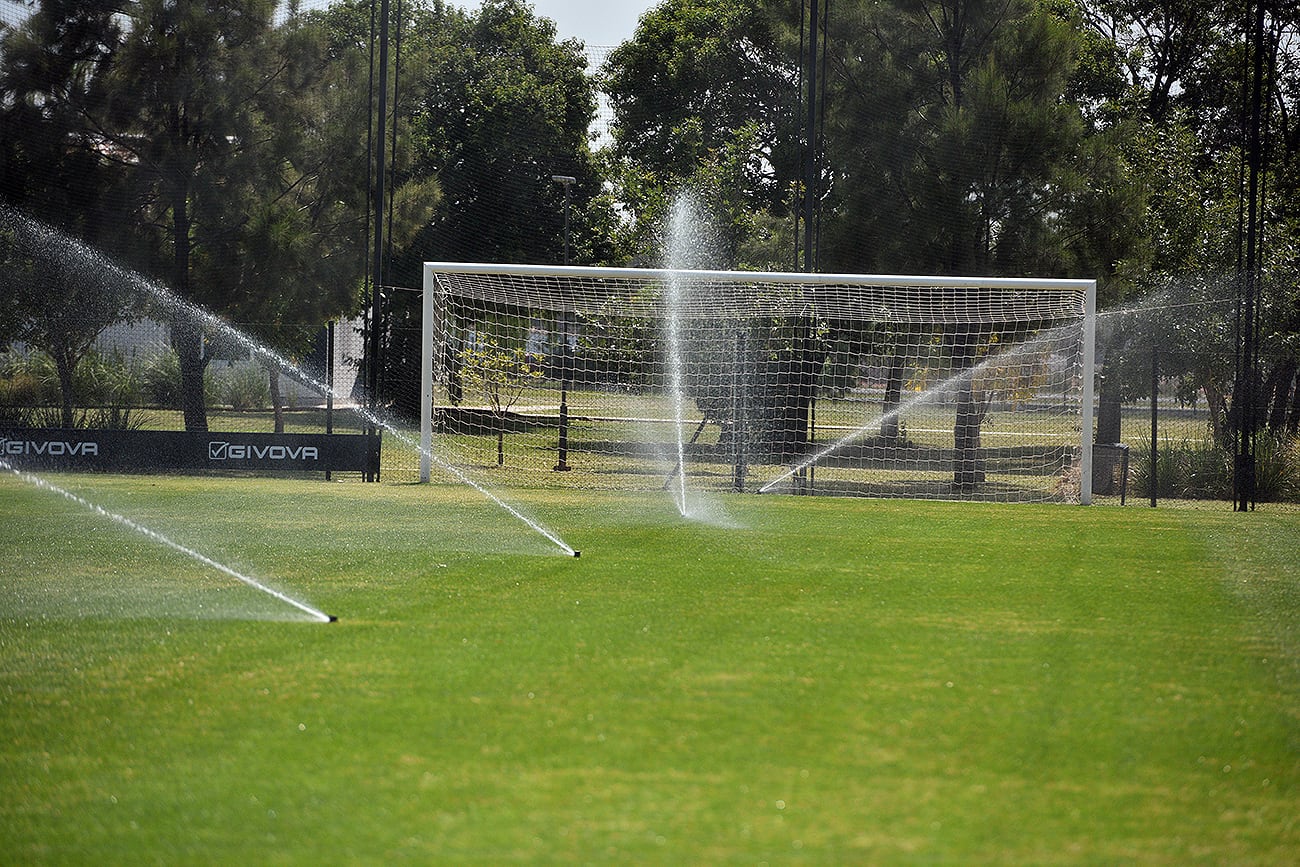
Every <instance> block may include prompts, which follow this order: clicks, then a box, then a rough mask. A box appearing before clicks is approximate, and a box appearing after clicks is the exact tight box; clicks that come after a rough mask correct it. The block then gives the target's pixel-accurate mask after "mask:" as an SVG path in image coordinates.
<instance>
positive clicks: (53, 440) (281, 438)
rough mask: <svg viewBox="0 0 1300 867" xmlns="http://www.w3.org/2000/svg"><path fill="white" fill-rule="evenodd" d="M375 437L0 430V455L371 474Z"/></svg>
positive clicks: (77, 465) (133, 467) (35, 465)
mask: <svg viewBox="0 0 1300 867" xmlns="http://www.w3.org/2000/svg"><path fill="white" fill-rule="evenodd" d="M379 444H380V438H379V435H378V434H377V433H375V434H245V433H220V434H212V433H189V432H186V431H139V430H134V431H124V430H93V431H85V430H56V429H39V428H24V429H11V430H0V458H3V459H4V460H5V461H7V462H8V463H10V464H12V465H14V466H17V467H26V468H31V469H67V470H119V471H126V472H149V471H155V470H200V471H201V470H238V471H240V472H250V471H251V472H285V471H287V472H304V471H306V472H360V473H362V474H363V475H365V477H366V478H367V479H370V478H374V477H377V476H378V473H379V452H380V449H379Z"/></svg>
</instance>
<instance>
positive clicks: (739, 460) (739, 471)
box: [731, 329, 746, 493]
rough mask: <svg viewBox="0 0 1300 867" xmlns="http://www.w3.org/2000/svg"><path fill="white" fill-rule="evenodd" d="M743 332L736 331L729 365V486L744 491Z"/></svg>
mask: <svg viewBox="0 0 1300 867" xmlns="http://www.w3.org/2000/svg"><path fill="white" fill-rule="evenodd" d="M745 353H746V346H745V332H744V331H743V330H741V329H736V357H735V358H734V359H733V361H732V365H731V454H732V459H733V461H732V472H731V486H732V487H733V488H734V489H735V490H736V493H743V492H744V490H745V469H746V468H745Z"/></svg>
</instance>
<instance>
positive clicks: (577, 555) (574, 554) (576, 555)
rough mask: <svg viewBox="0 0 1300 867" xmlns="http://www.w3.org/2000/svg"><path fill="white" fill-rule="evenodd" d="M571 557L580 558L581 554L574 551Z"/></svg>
mask: <svg viewBox="0 0 1300 867" xmlns="http://www.w3.org/2000/svg"><path fill="white" fill-rule="evenodd" d="M573 556H574V557H581V556H582V552H581V551H574V552H573Z"/></svg>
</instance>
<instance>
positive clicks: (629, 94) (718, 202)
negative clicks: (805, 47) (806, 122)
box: [602, 0, 799, 268]
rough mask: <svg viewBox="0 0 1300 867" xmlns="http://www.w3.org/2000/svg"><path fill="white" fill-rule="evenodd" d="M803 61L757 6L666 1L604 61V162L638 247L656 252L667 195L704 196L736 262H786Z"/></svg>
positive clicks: (643, 253)
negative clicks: (608, 113)
mask: <svg viewBox="0 0 1300 867" xmlns="http://www.w3.org/2000/svg"><path fill="white" fill-rule="evenodd" d="M797 70H798V60H797V57H794V56H792V55H790V54H789V53H788V52H787V51H786V46H784V45H783V44H782V43H781V40H780V28H779V26H778V22H777V21H776V19H774V18H773V17H772V16H771V15H769V14H768V11H767V10H766V9H765V8H764V4H763V3H762V2H760V0H720V2H719V0H667V2H664V3H662V4H660V5H659V6H656V7H655V8H653V9H651V10H650V11H649V12H647V13H646V15H645V16H643V17H642V19H641V23H640V25H639V26H638V27H637V30H636V33H635V34H634V35H633V37H632V39H631V40H629V41H628V42H625V43H624V44H623V45H621V46H620V47H619V48H617V49H616V50H615V51H614V52H613V53H612V54H611V55H610V57H609V59H608V61H607V62H606V64H605V68H604V71H603V74H602V83H603V86H604V88H605V91H606V92H607V93H608V94H609V99H610V105H611V108H612V109H613V112H614V122H613V125H612V129H611V132H612V139H613V140H612V143H611V145H610V147H609V149H608V153H607V157H608V158H609V160H610V163H611V167H612V171H611V176H612V178H613V180H614V182H615V184H616V186H617V188H618V195H619V196H620V199H621V201H622V203H623V204H624V206H626V207H627V208H628V209H629V211H630V213H631V216H632V217H633V219H634V221H635V223H634V225H633V226H632V229H633V235H634V240H633V243H632V246H633V249H634V250H635V252H636V253H637V254H639V255H640V257H642V258H650V257H657V256H658V255H659V248H660V247H661V246H662V238H661V237H660V236H659V234H660V233H659V231H658V227H659V226H661V225H663V224H664V223H666V222H667V214H668V210H669V208H670V206H671V200H672V198H673V197H674V196H675V195H676V194H677V193H678V192H680V191H682V190H690V191H691V192H692V193H693V194H695V195H696V196H697V197H698V198H702V199H704V200H705V201H704V202H702V203H701V204H702V205H703V206H704V207H706V208H707V210H708V211H709V212H710V213H711V214H713V215H715V219H716V222H717V224H718V231H720V232H722V233H723V235H724V237H723V238H722V241H723V243H724V247H725V255H726V258H728V259H729V260H730V262H729V263H725V264H730V265H732V266H733V267H734V266H741V265H758V266H760V267H764V268H772V267H778V266H779V263H781V262H784V263H785V264H786V265H788V264H789V261H790V252H789V246H788V243H787V242H788V240H789V235H788V230H787V231H784V232H783V231H781V229H780V228H778V227H780V226H781V222H780V221H781V220H783V219H784V218H785V217H787V216H788V215H789V213H790V207H791V204H792V202H791V193H792V182H793V180H794V179H795V178H796V177H797V176H798V172H799V144H798V116H799V107H798V89H797V76H798V72H797Z"/></svg>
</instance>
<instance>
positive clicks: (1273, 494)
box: [1255, 433, 1300, 503]
mask: <svg viewBox="0 0 1300 867" xmlns="http://www.w3.org/2000/svg"><path fill="white" fill-rule="evenodd" d="M1255 499H1256V500H1258V501H1259V502H1261V503H1279V502H1300V437H1296V436H1287V435H1286V434H1285V433H1280V434H1268V433H1265V434H1261V435H1260V436H1259V438H1258V439H1256V441H1255Z"/></svg>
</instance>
